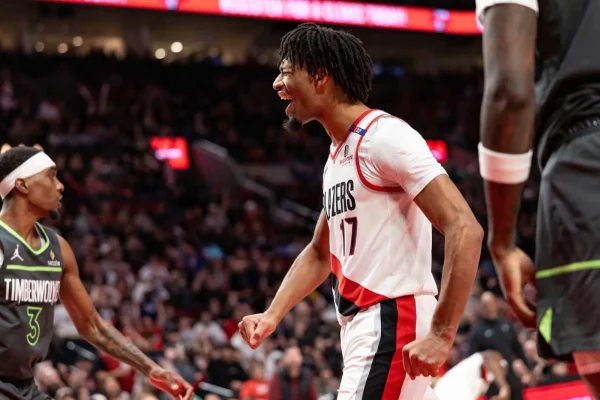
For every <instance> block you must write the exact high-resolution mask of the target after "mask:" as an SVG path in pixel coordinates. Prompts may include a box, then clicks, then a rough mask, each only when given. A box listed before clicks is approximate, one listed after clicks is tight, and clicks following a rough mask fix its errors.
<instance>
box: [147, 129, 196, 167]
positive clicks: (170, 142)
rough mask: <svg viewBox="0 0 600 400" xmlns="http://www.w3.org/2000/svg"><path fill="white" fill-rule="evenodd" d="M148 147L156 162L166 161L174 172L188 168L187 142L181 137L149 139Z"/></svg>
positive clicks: (155, 137)
mask: <svg viewBox="0 0 600 400" xmlns="http://www.w3.org/2000/svg"><path fill="white" fill-rule="evenodd" d="M150 147H151V148H152V150H154V156H155V157H156V158H157V159H158V160H166V161H167V164H169V167H171V168H173V169H175V170H186V169H188V168H189V167H190V158H189V154H188V145H187V141H186V140H185V138H183V137H168V136H154V137H152V138H151V139H150Z"/></svg>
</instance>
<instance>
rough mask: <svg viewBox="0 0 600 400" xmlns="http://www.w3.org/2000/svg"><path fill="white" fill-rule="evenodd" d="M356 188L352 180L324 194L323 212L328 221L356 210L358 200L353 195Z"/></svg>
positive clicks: (337, 185)
mask: <svg viewBox="0 0 600 400" xmlns="http://www.w3.org/2000/svg"><path fill="white" fill-rule="evenodd" d="M354 187H355V186H354V181H353V180H352V179H350V180H348V181H346V182H340V183H336V184H335V185H334V186H332V187H330V188H329V189H327V190H325V191H324V192H323V210H324V211H325V215H326V216H327V220H329V218H331V217H335V216H336V215H339V214H342V213H345V212H348V211H352V210H354V209H356V200H355V199H354V195H353V194H352V192H353V191H354Z"/></svg>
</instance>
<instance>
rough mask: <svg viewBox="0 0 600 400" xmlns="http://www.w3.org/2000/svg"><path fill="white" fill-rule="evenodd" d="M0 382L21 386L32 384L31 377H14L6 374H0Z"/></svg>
mask: <svg viewBox="0 0 600 400" xmlns="http://www.w3.org/2000/svg"><path fill="white" fill-rule="evenodd" d="M0 383H9V384H11V385H13V386H15V387H18V388H22V387H27V386H30V385H32V384H33V378H26V379H16V378H11V377H8V376H0Z"/></svg>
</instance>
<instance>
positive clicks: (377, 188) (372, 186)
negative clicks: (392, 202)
mask: <svg viewBox="0 0 600 400" xmlns="http://www.w3.org/2000/svg"><path fill="white" fill-rule="evenodd" d="M383 116H386V115H385V114H382V115H380V116H378V117H377V118H375V119H373V121H371V122H370V123H369V125H367V127H366V128H365V132H364V133H363V134H362V135H361V137H360V139H358V144H357V145H356V154H355V155H354V158H355V159H356V171H357V172H358V177H359V178H360V181H361V182H362V184H363V185H365V186H366V187H367V188H369V189H371V190H374V191H376V192H382V193H400V192H403V191H404V189H403V188H402V186H378V185H375V184H373V183H371V182H369V181H368V180H367V178H365V176H364V175H363V173H362V170H361V169H360V157H359V155H358V151H359V150H360V144H361V143H362V141H363V139H364V138H365V136H366V135H367V133H368V132H369V128H370V127H371V125H373V123H374V122H375V121H377V120H378V119H379V118H381V117H383Z"/></svg>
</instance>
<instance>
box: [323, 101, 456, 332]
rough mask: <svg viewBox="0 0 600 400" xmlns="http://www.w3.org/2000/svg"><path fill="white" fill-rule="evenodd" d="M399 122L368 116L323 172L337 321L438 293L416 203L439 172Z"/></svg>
mask: <svg viewBox="0 0 600 400" xmlns="http://www.w3.org/2000/svg"><path fill="white" fill-rule="evenodd" d="M444 173H445V171H444V169H443V168H442V166H441V165H440V164H439V163H438V162H437V161H436V160H435V158H434V157H433V155H432V154H431V151H430V150H429V148H428V146H427V144H426V142H425V140H424V139H423V138H422V137H421V135H419V133H417V132H416V131H415V130H414V129H412V128H411V127H410V126H409V125H408V124H406V123H405V122H404V121H402V120H400V119H398V118H395V117H393V116H391V115H389V114H387V113H385V112H383V111H379V110H369V111H367V112H365V113H364V114H363V115H361V116H360V117H359V118H358V119H357V120H356V121H355V123H354V124H353V125H352V126H351V127H350V129H349V132H348V134H347V136H346V138H345V139H344V140H343V141H342V142H341V143H340V145H339V146H338V147H337V148H333V145H332V149H331V153H330V156H329V157H328V160H327V164H326V165H325V170H324V173H323V209H324V211H325V214H326V216H327V222H328V225H329V243H330V252H331V268H332V272H333V275H334V276H333V280H334V282H333V288H334V296H335V305H336V309H337V311H338V319H340V321H341V318H342V317H343V316H350V315H354V314H356V313H357V312H358V311H359V310H360V309H364V308H368V307H370V306H372V305H374V304H377V303H379V302H381V301H383V300H387V299H395V298H398V297H401V296H408V295H419V294H429V295H436V294H437V287H436V284H435V281H434V279H433V276H432V274H431V235H432V227H431V223H430V222H429V220H428V219H427V217H426V216H425V215H424V214H423V212H422V211H421V210H420V209H419V207H418V206H417V205H416V204H415V202H414V201H413V199H414V197H415V196H416V195H418V194H419V192H420V191H421V190H422V189H423V188H424V187H425V186H426V185H427V184H428V183H429V182H431V181H432V180H433V179H434V178H435V177H437V176H439V175H440V174H444Z"/></svg>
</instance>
